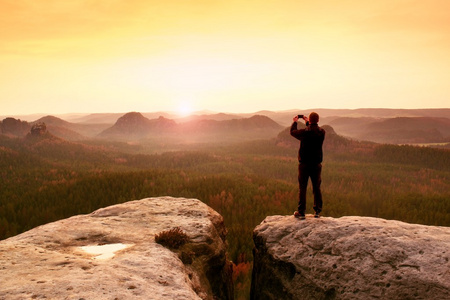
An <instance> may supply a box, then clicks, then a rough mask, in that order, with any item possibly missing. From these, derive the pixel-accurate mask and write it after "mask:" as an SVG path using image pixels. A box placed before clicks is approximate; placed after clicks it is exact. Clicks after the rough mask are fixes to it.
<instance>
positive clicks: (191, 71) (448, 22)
mask: <svg viewBox="0 0 450 300" xmlns="http://www.w3.org/2000/svg"><path fill="white" fill-rule="evenodd" d="M0 7H1V9H0V28H1V29H0V114H1V115H6V114H11V115H17V114H31V113H49V114H58V113H71V112H74V113H75V112H83V113H84V112H128V111H140V112H150V111H160V110H164V111H179V112H185V113H187V112H189V111H192V110H213V111H222V112H256V111H258V110H263V109H267V110H285V109H295V108H305V109H307V108H361V107H374V108H381V107H383V108H448V107H450V106H449V103H450V1H448V0H427V1H423V0H377V1H370V0H341V1H333V0H314V1H313V0H308V1H304V0H258V1H257V0H227V1H225V0H108V1H105V0H64V1H60V0H0Z"/></svg>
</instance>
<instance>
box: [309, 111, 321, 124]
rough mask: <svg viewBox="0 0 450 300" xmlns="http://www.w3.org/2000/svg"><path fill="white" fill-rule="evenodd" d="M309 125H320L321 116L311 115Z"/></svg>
mask: <svg viewBox="0 0 450 300" xmlns="http://www.w3.org/2000/svg"><path fill="white" fill-rule="evenodd" d="M309 123H311V124H317V123H319V115H318V114H317V113H315V112H312V113H310V114H309Z"/></svg>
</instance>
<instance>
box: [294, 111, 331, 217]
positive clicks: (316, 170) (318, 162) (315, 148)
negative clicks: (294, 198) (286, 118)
mask: <svg viewBox="0 0 450 300" xmlns="http://www.w3.org/2000/svg"><path fill="white" fill-rule="evenodd" d="M299 119H303V120H305V122H306V128H304V129H297V121H298V120H299ZM293 121H294V122H293V123H292V125H291V135H292V136H293V137H295V138H296V139H298V140H300V149H299V150H298V163H299V164H298V184H299V193H298V195H299V196H298V197H299V200H298V209H297V211H296V212H295V213H294V216H295V217H297V218H300V219H305V211H306V189H307V187H308V179H309V178H311V183H312V188H313V194H314V206H313V208H314V211H315V212H316V213H315V214H314V217H315V218H319V217H320V212H321V211H322V192H321V191H320V184H321V182H322V178H321V173H322V159H323V151H322V145H323V140H324V139H325V130H323V129H322V128H321V127H319V125H318V123H319V115H318V114H317V113H315V112H312V113H311V114H310V115H309V118H308V117H306V116H303V115H298V116H295V117H294V119H293Z"/></svg>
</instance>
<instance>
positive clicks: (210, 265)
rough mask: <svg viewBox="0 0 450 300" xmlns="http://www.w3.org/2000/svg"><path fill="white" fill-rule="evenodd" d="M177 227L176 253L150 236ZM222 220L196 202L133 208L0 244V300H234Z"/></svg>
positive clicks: (162, 200)
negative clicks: (181, 238)
mask: <svg viewBox="0 0 450 300" xmlns="http://www.w3.org/2000/svg"><path fill="white" fill-rule="evenodd" d="M175 227H179V228H180V229H181V230H182V231H183V232H185V233H186V234H187V236H188V242H187V243H186V244H185V245H183V246H182V247H180V248H179V249H176V250H173V249H168V248H166V247H164V246H162V245H160V244H158V243H155V235H156V234H158V233H161V232H164V231H169V230H170V229H173V228H175ZM225 236H226V229H225V226H224V224H223V218H222V217H221V216H220V215H219V214H218V213H217V212H215V211H214V210H212V209H211V208H209V207H208V206H207V205H205V204H203V203H202V202H200V201H199V200H196V199H184V198H171V197H159V198H148V199H143V200H138V201H131V202H127V203H124V204H119V205H114V206H110V207H106V208H103V209H99V210H97V211H95V212H93V213H91V214H88V215H79V216H74V217H71V218H68V219H64V220H60V221H57V222H54V223H50V224H46V225H43V226H40V227H37V228H34V229H32V230H30V231H27V232H25V233H22V234H20V235H18V236H15V237H12V238H9V239H6V240H3V241H1V242H0V283H1V284H0V299H41V298H47V299H232V298H233V288H232V282H231V272H232V270H231V266H230V262H229V261H228V260H227V259H226V243H225Z"/></svg>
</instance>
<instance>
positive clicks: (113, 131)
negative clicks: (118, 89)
mask: <svg viewBox="0 0 450 300" xmlns="http://www.w3.org/2000/svg"><path fill="white" fill-rule="evenodd" d="M175 126H176V123H175V121H173V120H169V119H166V118H164V117H162V116H161V117H159V118H158V119H154V120H149V119H147V118H146V117H144V116H143V115H142V114H141V113H139V112H130V113H127V114H125V115H123V116H122V117H120V118H119V119H118V120H117V122H116V123H115V124H114V125H113V126H112V127H110V128H108V129H106V130H104V131H103V132H101V133H100V134H99V135H98V136H99V137H101V138H112V139H119V140H129V139H142V138H148V137H150V136H152V135H161V134H164V133H166V134H167V133H169V131H171V130H172V129H173V128H174V127H175Z"/></svg>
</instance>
